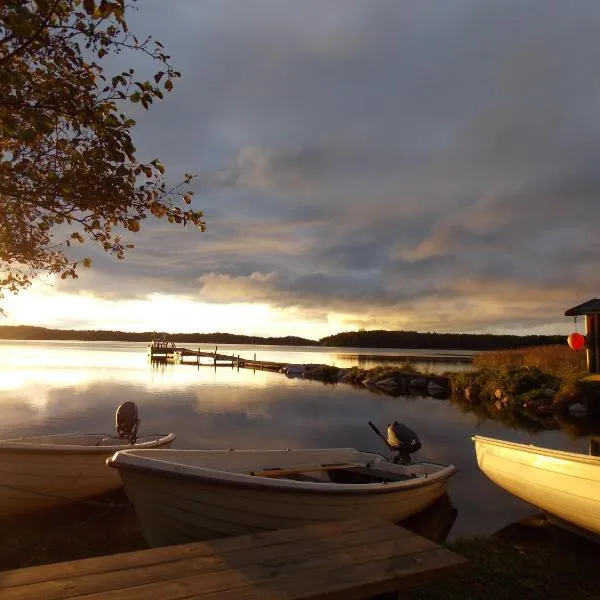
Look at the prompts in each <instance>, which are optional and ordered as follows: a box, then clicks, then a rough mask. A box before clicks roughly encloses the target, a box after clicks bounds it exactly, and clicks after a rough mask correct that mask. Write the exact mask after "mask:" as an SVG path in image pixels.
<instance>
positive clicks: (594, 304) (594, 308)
mask: <svg viewBox="0 0 600 600" xmlns="http://www.w3.org/2000/svg"><path fill="white" fill-rule="evenodd" d="M596 314H600V299H599V298H592V299H591V300H588V301H587V302H584V303H583V304H578V305H577V306H574V307H573V308H570V309H569V310H567V311H566V312H565V317H576V316H578V315H596Z"/></svg>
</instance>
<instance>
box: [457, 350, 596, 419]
mask: <svg viewBox="0 0 600 600" xmlns="http://www.w3.org/2000/svg"><path fill="white" fill-rule="evenodd" d="M473 364H474V366H475V367H476V369H475V370H473V371H469V372H461V373H454V374H451V375H450V379H451V388H452V400H453V401H454V402H455V403H457V404H459V405H461V406H462V407H463V408H465V409H467V410H470V411H472V412H475V413H478V414H480V415H481V416H483V417H491V418H496V419H499V420H501V421H503V422H505V423H506V424H507V425H510V426H512V427H517V428H525V429H527V430H530V431H539V430H542V429H557V428H559V427H562V426H563V425H564V423H565V421H567V422H568V421H571V422H574V421H575V422H577V421H580V422H582V421H583V420H586V422H587V423H588V424H589V422H590V420H598V419H599V417H600V382H598V381H591V380H589V379H588V373H587V370H586V365H585V358H584V355H583V354H581V353H576V352H573V351H572V350H570V349H569V348H568V347H565V346H543V347H539V348H527V349H522V350H508V351H500V352H486V353H481V354H476V355H475V356H474V359H473ZM582 424H583V423H582ZM592 430H597V428H592Z"/></svg>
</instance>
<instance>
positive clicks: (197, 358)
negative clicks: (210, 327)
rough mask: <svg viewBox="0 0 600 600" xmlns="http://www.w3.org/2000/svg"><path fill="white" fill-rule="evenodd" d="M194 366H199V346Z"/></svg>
mask: <svg viewBox="0 0 600 600" xmlns="http://www.w3.org/2000/svg"><path fill="white" fill-rule="evenodd" d="M196 364H197V365H198V366H200V346H198V354H196Z"/></svg>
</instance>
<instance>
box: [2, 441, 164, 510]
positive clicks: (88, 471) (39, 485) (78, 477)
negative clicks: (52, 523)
mask: <svg viewBox="0 0 600 600" xmlns="http://www.w3.org/2000/svg"><path fill="white" fill-rule="evenodd" d="M89 437H91V436H89V435H79V434H78V435H77V439H82V441H85V442H86V444H85V445H77V444H70V443H69V442H71V441H73V440H72V439H69V435H63V436H47V437H46V438H39V439H50V438H54V439H53V440H52V443H47V444H43V443H25V440H23V441H18V440H7V441H2V442H0V518H6V517H13V516H17V515H22V514H26V513H29V512H33V511H36V510H41V509H45V508H51V507H55V506H60V505H62V504H67V503H69V502H72V501H76V500H79V499H84V498H88V497H91V496H95V495H97V494H101V493H104V492H107V491H110V490H113V489H116V488H119V487H121V486H122V481H121V479H120V478H119V477H118V474H117V473H115V471H114V470H113V469H109V468H107V466H106V459H107V458H108V457H109V456H112V454H114V452H115V450H118V449H119V448H123V449H124V448H131V447H132V446H130V445H125V446H124V445H122V444H121V445H115V443H114V441H115V440H114V439H113V440H111V441H112V442H113V443H111V444H110V445H106V446H102V445H98V446H95V445H88V443H89V441H90V440H88V439H85V440H83V438H89ZM92 437H95V438H97V439H101V436H92ZM59 438H60V439H59ZM174 439H175V436H174V435H173V434H169V435H167V436H161V437H159V438H158V437H157V438H140V442H141V443H140V446H143V447H145V448H159V447H162V448H168V447H170V446H171V444H172V442H173V440H174ZM61 440H62V441H64V442H65V443H57V442H60V441H61ZM120 442H122V440H120ZM100 443H101V442H100ZM138 447H139V446H138Z"/></svg>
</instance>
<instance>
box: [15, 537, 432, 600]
mask: <svg viewBox="0 0 600 600" xmlns="http://www.w3.org/2000/svg"><path fill="white" fill-rule="evenodd" d="M395 534H396V532H393V531H392V530H390V528H385V529H382V528H376V529H374V530H372V531H366V532H365V531H362V532H358V533H354V534H352V535H345V536H344V535H340V536H337V537H336V539H334V540H331V539H328V540H315V539H311V540H308V541H304V542H299V543H298V542H297V543H295V544H290V545H289V546H287V547H283V546H276V547H270V548H260V547H259V548H253V549H251V550H250V551H249V550H244V551H240V552H233V553H229V554H215V555H213V556H207V557H201V558H193V559H185V560H181V561H176V562H169V563H166V564H163V565H161V564H159V565H155V566H153V567H152V569H148V568H138V569H129V570H128V571H127V572H125V573H124V572H123V571H113V572H108V573H105V574H102V573H96V574H94V575H85V576H81V577H77V576H75V577H73V578H72V579H69V580H64V579H63V580H60V581H45V582H40V583H37V584H32V585H29V586H20V587H17V588H11V590H12V594H9V595H7V596H6V597H7V599H10V600H31V599H33V598H43V599H44V600H58V599H60V600H64V599H67V598H73V597H78V596H80V595H81V596H83V595H86V597H87V596H88V595H90V594H91V595H94V594H109V596H108V597H112V596H110V594H113V593H115V594H116V596H115V597H118V594H123V593H124V590H125V589H126V590H127V592H126V593H127V597H128V598H130V597H132V598H138V597H139V598H143V597H144V594H146V593H149V591H148V590H150V589H151V588H153V587H155V586H163V585H164V584H170V583H173V582H179V581H186V580H187V579H188V578H190V577H191V578H193V579H194V580H197V579H198V578H199V577H201V578H202V585H201V587H202V589H203V590H204V591H210V590H213V591H215V590H219V589H222V588H225V589H229V588H237V587H239V586H240V585H245V584H246V582H247V581H248V577H251V578H252V579H257V580H261V579H264V578H267V579H268V578H269V577H272V575H273V573H274V572H277V573H278V574H279V575H280V576H281V575H283V574H285V573H297V572H298V571H312V570H313V569H315V568H319V567H320V566H322V565H323V564H331V562H332V561H335V560H337V561H338V563H337V564H338V565H341V564H345V565H346V566H348V564H351V563H352V562H353V561H357V560H362V561H364V560H368V559H369V558H377V557H378V556H381V555H386V554H387V555H389V554H390V553H393V552H394V551H395V549H396V548H397V544H398V538H397V536H396V535H395ZM402 539H405V544H403V545H402V552H404V553H408V552H415V551H422V550H424V549H427V548H435V544H433V542H429V541H428V540H425V539H424V538H420V537H418V536H415V535H414V534H413V535H410V534H409V535H407V536H406V537H405V538H402ZM340 552H342V555H341V557H340ZM304 576H306V573H305V575H304ZM178 585H179V584H176V587H177V586H178ZM161 593H162V592H161ZM138 594H139V595H138ZM148 597H149V596H148ZM3 600H4V597H3Z"/></svg>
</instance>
